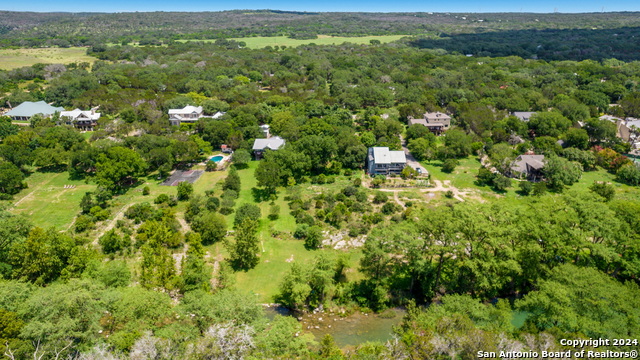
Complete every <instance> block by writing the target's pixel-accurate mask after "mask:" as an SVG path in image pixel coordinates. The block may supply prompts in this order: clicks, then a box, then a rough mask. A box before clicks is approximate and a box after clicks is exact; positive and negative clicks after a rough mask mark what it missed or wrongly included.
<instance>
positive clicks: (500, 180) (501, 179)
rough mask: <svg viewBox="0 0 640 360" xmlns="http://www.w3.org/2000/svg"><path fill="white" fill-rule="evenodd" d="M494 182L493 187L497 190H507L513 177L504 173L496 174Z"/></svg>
mask: <svg viewBox="0 0 640 360" xmlns="http://www.w3.org/2000/svg"><path fill="white" fill-rule="evenodd" d="M492 183H493V188H494V189H495V190H497V191H506V190H507V188H510V187H511V179H509V178H508V177H506V176H504V175H502V174H496V176H495V177H494V178H493V181H492Z"/></svg>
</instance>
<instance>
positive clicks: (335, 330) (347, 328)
mask: <svg viewBox="0 0 640 360" xmlns="http://www.w3.org/2000/svg"><path fill="white" fill-rule="evenodd" d="M266 313H267V317H269V318H273V317H274V316H275V315H276V314H280V315H285V316H286V315H291V314H290V313H289V312H287V311H285V310H282V308H274V307H271V308H267V309H266ZM405 314H406V311H405V310H404V309H390V310H387V312H385V315H393V317H388V316H380V315H378V314H368V315H365V314H363V313H360V312H356V313H354V314H351V315H349V316H346V317H340V316H338V315H337V314H334V315H331V313H330V312H328V311H327V312H323V313H318V314H306V315H304V316H302V320H301V321H300V324H301V325H302V329H303V331H304V332H305V333H310V334H312V335H314V337H315V339H316V341H318V342H320V341H321V340H322V338H323V337H324V336H325V335H326V334H330V335H331V336H333V339H334V340H335V342H336V344H337V345H338V346H339V347H341V348H345V347H351V346H357V345H359V344H362V343H365V342H368V341H379V342H386V341H387V340H390V339H392V337H393V336H392V333H393V329H392V328H393V326H394V325H399V324H400V323H401V322H402V318H403V317H404V315H405ZM316 327H317V328H316Z"/></svg>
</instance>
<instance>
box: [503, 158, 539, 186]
mask: <svg viewBox="0 0 640 360" xmlns="http://www.w3.org/2000/svg"><path fill="white" fill-rule="evenodd" d="M543 167H544V155H520V156H518V157H517V158H516V160H515V161H514V162H513V163H512V164H511V169H510V170H509V174H508V175H509V176H510V177H513V178H518V179H529V180H531V181H536V180H538V179H540V178H542V168H543Z"/></svg>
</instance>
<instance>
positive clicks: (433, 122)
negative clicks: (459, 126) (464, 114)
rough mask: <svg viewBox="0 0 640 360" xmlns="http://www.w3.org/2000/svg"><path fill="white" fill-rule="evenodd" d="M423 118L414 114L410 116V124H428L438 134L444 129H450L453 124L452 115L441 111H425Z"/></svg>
mask: <svg viewBox="0 0 640 360" xmlns="http://www.w3.org/2000/svg"><path fill="white" fill-rule="evenodd" d="M423 116H424V118H423V119H414V118H413V116H409V117H408V119H409V126H411V125H415V124H420V125H422V126H426V127H427V128H429V130H431V132H432V133H434V134H436V135H440V134H442V133H443V132H444V131H447V130H449V127H450V126H451V117H450V116H449V115H447V114H443V113H441V112H434V113H425V114H424V115H423Z"/></svg>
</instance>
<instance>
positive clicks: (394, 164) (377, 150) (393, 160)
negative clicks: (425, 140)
mask: <svg viewBox="0 0 640 360" xmlns="http://www.w3.org/2000/svg"><path fill="white" fill-rule="evenodd" d="M405 166H407V156H406V155H405V153H404V151H402V150H399V151H392V150H389V148H388V147H370V148H369V151H368V154H367V172H368V173H369V175H371V176H375V175H389V174H396V175H398V174H400V173H401V172H402V170H403V169H404V168H405Z"/></svg>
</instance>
